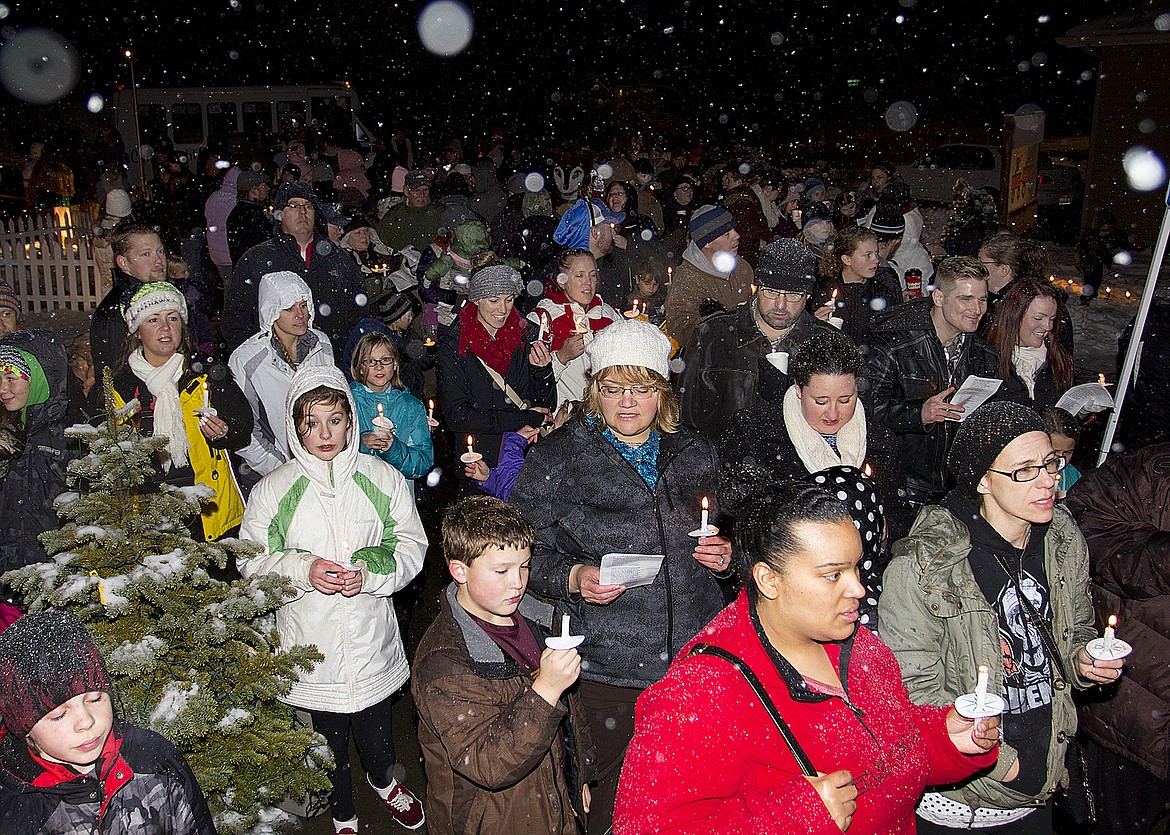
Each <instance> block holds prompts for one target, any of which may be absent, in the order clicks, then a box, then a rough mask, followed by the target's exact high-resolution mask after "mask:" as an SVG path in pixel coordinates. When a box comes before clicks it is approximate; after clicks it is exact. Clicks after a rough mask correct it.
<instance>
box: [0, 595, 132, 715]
mask: <svg viewBox="0 0 1170 835" xmlns="http://www.w3.org/2000/svg"><path fill="white" fill-rule="evenodd" d="M113 690H114V686H113V684H112V683H111V682H110V674H109V673H108V672H107V671H106V664H105V661H103V660H102V655H101V653H100V652H98V648H97V647H96V646H95V645H94V643H93V639H92V638H90V636H89V632H87V631H86V629H85V627H84V626H83V625H82V624H81V622H80V621H79V620H77V618H75V617H74V616H73V615H71V614H69V613H68V612H63V611H59V610H49V611H46V612H36V613H34V614H31V615H25V616H24V617H22V618H18V619H17V620H16V621H14V622H13V624H12V625H11V626H9V627H8V628H7V629H6V630H4V633H3V634H0V719H3V721H4V727H5V728H6V729H7V730H8V731H9V732H11V733H12V734H13V735H14V736H19V737H25V736H27V735H28V732H29V731H31V730H32V729H33V726H34V725H36V723H37V722H39V721H41V719H43V718H44V717H45V715H46V714H48V713H50V712H51V711H53V710H56V709H57V708H58V707H60V706H61V705H63V704H65V702H67V701H69V700H70V699H72V698H73V697H74V696H80V695H81V694H82V693H93V692H98V691H105V692H107V693H111V694H112V693H113Z"/></svg>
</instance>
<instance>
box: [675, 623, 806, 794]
mask: <svg viewBox="0 0 1170 835" xmlns="http://www.w3.org/2000/svg"><path fill="white" fill-rule="evenodd" d="M692 655H713V656H715V657H716V658H722V659H723V660H724V661H726V662H727V663H729V664H730V665H731V666H733V667H735V669H737V670H738V671H739V674H740V675H742V676H743V677H744V679H745V680H746V681H747V683H748V686H749V687H751V688H752V690H753V691H754V692H755V694H756V698H757V699H759V700H760V703H761V704H762V705H763V706H764V710H766V711H768V715H769V716H771V717H772V721H773V722H774V723H775V724H776V730H778V731H779V732H780V736H782V737H783V738H784V741H785V742H786V743H787V744H788V750H789V751H791V752H792V756H793V757H795V758H796V762H797V764H798V765H799V766H800V770H801V771H802V772H804V776H805V777H816V776H817V770H816V768H815V767H813V764H812V760H810V759H809V758H808V755H807V754H805V753H804V749H803V748H801V747H800V743H799V742H797V741H796V737H795V736H794V735H793V733H792V729H791V728H790V727H788V723H787V722H785V721H784V717H782V716H781V715H780V711H779V710H777V709H776V703H775V702H773V701H772V697H771V696H769V695H768V693H767V691H765V690H764V685H763V684H761V683H760V680H759V679H758V678H757V677H756V674H755V673H754V672H752V668H751V667H749V666H748V665H747V664H746V663H745V662H744V660H743V659H742V658H740V657H739V656H738V655H734V654H732V653H730V652H728V651H727V650H725V649H723V648H722V647H713V646H711V645H710V644H695V646H694V648H693V649H691V651H690V652H689V653H687V657H688V658H689V657H691V656H692Z"/></svg>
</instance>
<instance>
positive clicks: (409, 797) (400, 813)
mask: <svg viewBox="0 0 1170 835" xmlns="http://www.w3.org/2000/svg"><path fill="white" fill-rule="evenodd" d="M366 782H368V783H370V788H372V789H374V791H375V792H377V791H378V789H377V787H376V786H375V785H374V784H373V783H372V782H370V778H369V775H366ZM378 798H379V799H380V800H381V801H382V803H383V805H385V807H386V811H388V812H389V813H390V817H392V818H394V820H395V821H396V822H397V823H399V824H401V825H402V826H405V827H406V828H407V829H418V828H419V827H420V826H422V825H423V823H424V822H425V821H426V815H425V814H424V813H423V805H422V801H421V800H419V799H418V798H417V797H415V796H414V795H413V794H412V793H411V791H410V789H408V788H407V787H406V786H404V785H402V784H401V783H399V782H398V781H397V780H395V779H394V778H390V793H389V794H388V795H386V797H385V798H383V797H382V795H381V793H379V794H378Z"/></svg>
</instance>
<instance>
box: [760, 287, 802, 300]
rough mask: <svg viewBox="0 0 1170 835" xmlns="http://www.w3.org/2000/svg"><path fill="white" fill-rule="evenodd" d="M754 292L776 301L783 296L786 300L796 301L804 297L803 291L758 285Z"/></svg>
mask: <svg viewBox="0 0 1170 835" xmlns="http://www.w3.org/2000/svg"><path fill="white" fill-rule="evenodd" d="M756 294H757V295H760V296H763V297H764V298H765V299H767V300H768V301H772V302H774V301H776V300H777V299H779V298H781V297H783V298H784V301H786V302H798V301H801V300H803V299H804V296H805V294H804V293H797V292H794V291H792V290H773V289H772V288H771V287H760V288H759V289H758V290H756Z"/></svg>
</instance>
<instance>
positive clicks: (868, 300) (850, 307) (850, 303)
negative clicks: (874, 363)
mask: <svg viewBox="0 0 1170 835" xmlns="http://www.w3.org/2000/svg"><path fill="white" fill-rule="evenodd" d="M834 290H836V291H837V301H836V308H837V309H836V311H835V312H834V313H833V315H834V316H839V317H840V318H842V319H844V320H845V323H844V324H843V325H842V326H841V332H842V333H844V334H845V335H846V336H848V337H849V338H850V339H852V340H853V341H854V342H855V343H856V344H858V345H865V344H866V343H868V342H869V337H870V331H871V329H872V327H873V320H874V319H875V318H876V317H878V316H880V315H881V314H882V313H883V312H884V311H886V310H889V309H890V308H891V307H895V306H897V305H899V304H901V303H902V285H901V283H899V281H898V276H897V274H896V273H894V271H893V270H892V269H890V267H889V265H888V264H883V265H882V266H881V267H879V268H878V271H877V272H876V273H874V276H873V278H871V279H869V280H868V281H866V282H864V283H862V284H846V283H845V282H844V281H842V279H841V275H840V274H839V273H838V274H837V275H836V276H834V277H833V278H827V279H821V280H820V281H819V282H817V288H816V290H815V291H814V292H813V295H812V299H811V300H810V303H809V307H810V309H811V310H816V309H817V308H819V307H822V306H824V305H826V304H829V303H830V302H831V301H832V300H833V291H834Z"/></svg>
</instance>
